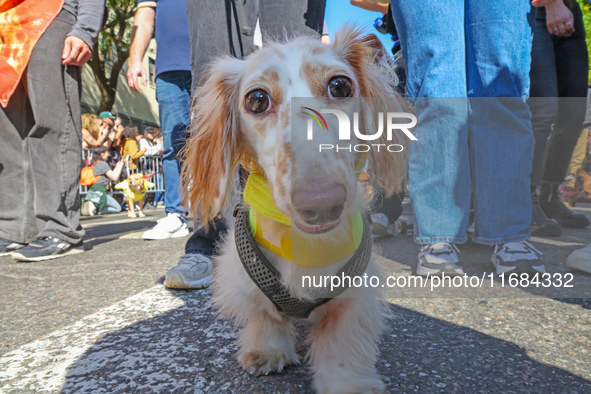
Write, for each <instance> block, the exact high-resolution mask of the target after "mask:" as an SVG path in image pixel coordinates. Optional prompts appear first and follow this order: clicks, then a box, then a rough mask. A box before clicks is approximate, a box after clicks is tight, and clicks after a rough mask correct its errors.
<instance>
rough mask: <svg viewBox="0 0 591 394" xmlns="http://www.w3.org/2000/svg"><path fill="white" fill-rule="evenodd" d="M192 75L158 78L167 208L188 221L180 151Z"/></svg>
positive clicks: (170, 74)
mask: <svg viewBox="0 0 591 394" xmlns="http://www.w3.org/2000/svg"><path fill="white" fill-rule="evenodd" d="M190 98H191V72H190V71H169V72H165V73H162V74H160V75H158V77H156V100H158V108H159V111H160V126H161V127H162V136H163V137H164V138H163V139H164V147H163V150H164V154H163V156H162V168H163V170H164V184H165V192H164V206H165V208H166V212H167V213H178V214H179V215H180V216H181V219H182V220H186V219H185V212H186V207H185V206H183V205H182V203H181V201H182V191H181V186H180V173H181V171H180V170H181V165H182V163H181V161H180V159H179V157H178V154H179V151H180V150H181V149H182V147H183V146H184V143H185V140H186V138H187V136H188V133H187V127H188V125H189V121H190V115H189V103H190Z"/></svg>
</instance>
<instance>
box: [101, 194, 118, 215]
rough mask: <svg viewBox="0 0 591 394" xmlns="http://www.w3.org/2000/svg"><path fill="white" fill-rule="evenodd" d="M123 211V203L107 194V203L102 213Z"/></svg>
mask: <svg viewBox="0 0 591 394" xmlns="http://www.w3.org/2000/svg"><path fill="white" fill-rule="evenodd" d="M119 212H121V205H119V203H118V202H117V200H115V199H114V198H113V197H111V196H109V195H108V194H107V205H105V207H104V208H103V210H102V211H101V213H119Z"/></svg>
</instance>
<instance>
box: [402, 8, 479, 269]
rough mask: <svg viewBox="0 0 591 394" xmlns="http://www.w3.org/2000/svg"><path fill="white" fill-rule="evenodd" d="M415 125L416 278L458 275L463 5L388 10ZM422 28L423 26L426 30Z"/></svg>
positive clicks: (463, 202)
mask: <svg viewBox="0 0 591 394" xmlns="http://www.w3.org/2000/svg"><path fill="white" fill-rule="evenodd" d="M390 4H391V7H392V14H393V16H394V20H395V23H396V28H397V30H398V34H399V37H400V43H401V46H402V52H403V56H404V59H405V61H406V72H407V76H408V79H407V82H406V92H407V95H408V96H409V97H412V98H413V99H411V101H412V103H411V105H412V106H413V110H414V111H415V113H416V114H417V117H418V126H417V128H416V130H415V132H414V134H415V136H416V137H417V141H413V143H411V145H410V151H409V169H408V172H409V193H410V198H411V201H412V205H413V210H414V214H415V242H417V243H418V244H421V245H423V246H422V247H421V251H420V253H419V262H418V265H417V270H416V272H417V274H419V275H426V274H432V275H433V274H440V273H446V274H449V275H454V274H460V275H461V274H462V273H463V271H462V269H461V267H460V266H459V261H458V256H457V253H456V251H457V249H456V248H455V246H453V245H452V243H464V242H465V241H466V229H467V227H468V218H469V212H470V165H469V151H468V131H467V118H468V106H467V103H466V100H465V99H463V98H462V97H465V96H466V94H467V86H466V47H465V34H464V1H460V0H454V1H451V2H447V3H446V5H445V6H444V7H442V6H440V5H437V4H434V3H432V2H428V1H416V0H400V1H394V2H391V3H390ZM426 20H428V21H429V23H425V21H426Z"/></svg>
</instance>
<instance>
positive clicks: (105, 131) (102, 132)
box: [99, 125, 109, 136]
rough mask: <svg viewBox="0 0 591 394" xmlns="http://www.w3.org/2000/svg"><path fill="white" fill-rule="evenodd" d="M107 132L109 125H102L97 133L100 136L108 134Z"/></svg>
mask: <svg viewBox="0 0 591 394" xmlns="http://www.w3.org/2000/svg"><path fill="white" fill-rule="evenodd" d="M108 133H109V126H108V125H102V126H101V128H100V131H99V134H100V135H101V136H103V135H105V134H108Z"/></svg>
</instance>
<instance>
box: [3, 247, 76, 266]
mask: <svg viewBox="0 0 591 394" xmlns="http://www.w3.org/2000/svg"><path fill="white" fill-rule="evenodd" d="M78 253H84V249H83V248H72V249H68V250H66V251H65V252H62V253H58V254H52V255H48V256H37V257H27V256H23V255H22V254H20V252H13V253H12V259H13V260H15V261H21V262H23V263H30V262H35V261H45V260H53V259H57V258H60V257H64V256H68V255H71V254H78Z"/></svg>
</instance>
